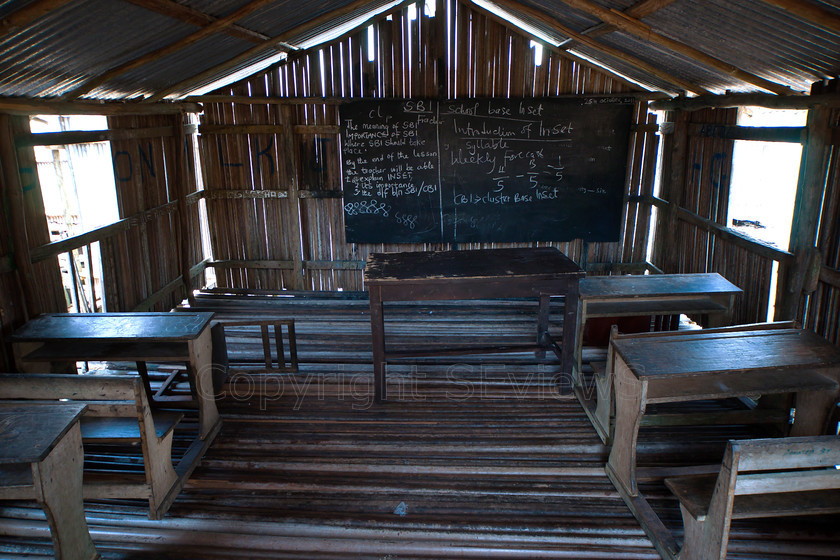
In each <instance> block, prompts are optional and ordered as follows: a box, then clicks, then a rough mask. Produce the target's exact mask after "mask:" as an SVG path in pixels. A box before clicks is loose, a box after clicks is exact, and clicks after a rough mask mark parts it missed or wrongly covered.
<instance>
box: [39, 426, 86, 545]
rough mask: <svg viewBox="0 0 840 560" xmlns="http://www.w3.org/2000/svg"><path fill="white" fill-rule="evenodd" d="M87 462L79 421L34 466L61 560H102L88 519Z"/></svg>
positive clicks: (41, 500)
mask: <svg viewBox="0 0 840 560" xmlns="http://www.w3.org/2000/svg"><path fill="white" fill-rule="evenodd" d="M83 462H84V455H83V452H82V434H81V430H80V429H79V423H78V422H76V423H75V424H73V426H72V427H71V428H70V430H69V431H68V432H67V434H66V435H65V436H64V437H63V438H62V439H61V440H60V441H59V442H58V443H57V444H56V446H55V447H54V448H53V450H52V451H51V452H50V454H49V455H47V457H46V458H45V459H44V460H43V461H41V463H39V464H34V465H33V466H32V479H33V481H34V483H35V493H36V499H37V501H38V503H39V504H40V505H41V508H43V510H44V513H46V515H47V521H48V522H49V524H50V533H51V534H52V540H53V546H54V547H55V551H54V552H55V557H56V558H57V559H59V560H89V559H92V558H99V553H97V551H96V547H94V545H93V541H92V540H91V538H90V532H89V531H88V526H87V521H86V520H85V510H84V504H83V502H82V467H83Z"/></svg>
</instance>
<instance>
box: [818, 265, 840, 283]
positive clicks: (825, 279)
mask: <svg viewBox="0 0 840 560" xmlns="http://www.w3.org/2000/svg"><path fill="white" fill-rule="evenodd" d="M820 282H822V283H824V284H828V285H829V286H832V287H834V288H840V270H837V269H836V268H831V267H830V266H825V265H823V266H822V268H820Z"/></svg>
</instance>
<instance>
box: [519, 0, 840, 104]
mask: <svg viewBox="0 0 840 560" xmlns="http://www.w3.org/2000/svg"><path fill="white" fill-rule="evenodd" d="M593 3H594V4H597V5H598V6H600V7H602V8H606V9H615V10H619V11H622V10H624V9H626V8H628V7H630V6H632V5H634V4H636V2H634V1H632V0H625V1H606V0H598V1H593ZM520 4H522V5H525V6H528V7H531V8H536V9H538V10H540V11H542V12H544V13H546V14H548V15H550V16H551V17H553V18H555V19H557V20H559V21H561V22H562V23H563V24H564V25H566V26H567V27H569V28H571V29H572V30H573V31H576V32H578V33H580V32H583V31H585V30H587V29H589V28H590V27H592V26H594V25H596V24H597V23H599V20H598V18H597V17H595V16H593V15H591V14H588V13H585V12H584V11H582V10H579V9H575V8H572V7H570V6H569V5H567V4H566V3H564V2H556V1H551V0H524V1H522V2H520ZM813 4H814V5H819V7H821V8H823V9H825V10H827V11H830V12H832V13H836V15H837V16H840V1H839V0H830V1H823V2H813ZM520 17H522V18H523V19H524V20H526V21H528V22H529V23H533V24H535V25H538V26H541V27H545V25H544V24H542V23H538V22H537V20H535V19H534V18H532V17H529V16H528V15H522V14H520ZM640 21H641V22H642V23H644V24H646V25H648V26H650V27H651V28H652V30H653V31H654V32H656V33H659V34H661V35H663V36H665V37H667V38H670V39H673V40H676V41H679V42H681V43H683V44H686V45H687V46H689V47H692V48H694V49H697V50H699V51H702V52H703V53H705V54H708V55H711V56H713V57H714V58H717V59H719V60H720V61H721V62H723V63H727V64H731V65H733V66H736V67H738V68H739V69H740V70H744V71H746V72H749V73H751V74H754V75H756V76H759V77H761V78H765V79H768V80H770V81H773V82H776V83H778V84H782V85H784V86H788V87H790V88H792V89H794V90H797V91H803V92H807V91H808V90H809V88H810V84H811V83H812V82H814V81H817V80H821V79H823V78H828V77H834V76H837V75H839V74H840V35H838V33H836V32H832V31H829V30H827V29H824V28H821V27H819V26H817V25H815V24H814V23H811V22H807V21H803V20H802V19H800V18H798V17H796V16H794V15H793V14H791V13H790V12H786V11H784V10H781V9H779V8H776V7H773V6H772V5H770V3H767V2H763V1H761V0H706V1H696V0H676V1H675V2H672V3H670V4H668V5H666V6H665V7H663V8H661V9H659V10H657V11H655V12H653V13H652V14H650V15H648V16H645V17H644V18H642V19H641V20H640ZM597 40H598V41H599V42H601V43H603V44H605V45H607V46H610V47H613V48H617V49H619V50H621V51H623V52H625V53H628V54H631V55H632V56H634V57H636V58H637V59H639V60H641V61H643V62H645V63H648V64H651V65H653V66H655V67H657V68H660V69H662V70H664V71H666V72H668V73H669V74H671V75H672V76H675V77H677V78H679V79H681V80H685V81H687V82H689V83H692V84H696V85H697V86H700V87H702V88H704V89H706V90H709V91H712V92H713V93H724V92H725V91H726V90H731V91H737V92H750V91H762V89H761V88H760V87H757V86H755V85H753V84H749V83H746V82H744V81H742V80H739V79H737V78H735V77H733V76H732V75H731V74H729V73H726V72H723V71H721V70H717V69H714V68H711V67H709V66H707V65H705V64H703V63H700V62H697V61H695V60H692V59H691V58H689V57H688V56H684V55H680V54H678V53H675V52H674V51H672V50H670V49H667V48H664V47H661V46H658V45H656V44H655V43H652V42H650V41H647V40H642V39H639V38H637V37H634V36H633V35H631V34H630V33H628V32H625V31H620V30H614V31H612V32H611V33H608V34H606V35H603V36H601V37H598V39H597ZM573 48H574V49H577V50H581V51H584V52H587V53H588V54H589V55H590V56H591V57H592V58H595V59H596V60H603V61H604V62H607V61H609V60H610V59H611V57H609V56H606V55H603V54H599V53H598V51H596V50H595V49H592V48H589V47H581V46H579V45H575V46H573ZM608 65H610V66H611V67H612V68H614V69H615V70H617V71H619V72H620V73H622V74H624V75H627V76H628V77H630V78H632V79H635V80H638V81H640V82H643V83H644V82H657V81H658V80H656V79H653V80H652V79H651V77H650V75H649V74H647V73H646V72H644V71H640V70H639V69H637V68H634V67H633V66H632V65H630V64H628V63H625V62H616V61H615V59H612V61H611V62H610V63H609V64H608ZM660 83H661V81H660ZM663 89H664V91H669V90H671V91H673V86H670V88H668V87H666V88H663Z"/></svg>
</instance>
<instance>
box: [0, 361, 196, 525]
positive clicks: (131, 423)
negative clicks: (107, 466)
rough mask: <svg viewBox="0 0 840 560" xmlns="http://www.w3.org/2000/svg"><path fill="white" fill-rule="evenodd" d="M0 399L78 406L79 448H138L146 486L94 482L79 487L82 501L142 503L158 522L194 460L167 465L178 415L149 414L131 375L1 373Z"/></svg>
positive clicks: (140, 388) (145, 399) (138, 383)
mask: <svg viewBox="0 0 840 560" xmlns="http://www.w3.org/2000/svg"><path fill="white" fill-rule="evenodd" d="M0 395H2V398H3V400H18V401H23V400H25V401H57V400H59V399H61V400H69V401H82V402H85V403H87V405H88V408H87V412H86V413H85V415H84V416H83V417H82V420H81V433H82V441H83V444H85V445H87V444H116V443H119V444H130V445H136V444H138V443H139V444H140V448H141V450H142V453H143V467H144V471H145V482H144V483H136V482H130V481H126V482H122V481H117V482H99V483H98V482H95V481H92V480H88V481H86V482H85V484H84V486H83V493H84V497H85V498H86V499H113V498H141V499H147V500H148V501H149V518H151V519H160V518H162V517H163V516H164V515H165V514H166V512H167V510H168V509H169V507H170V506H171V505H172V502H173V501H174V500H175V498H176V497H177V495H178V493H179V492H180V491H181V488H182V487H183V485H184V482H185V481H186V479H187V478H188V477H189V475H190V474H191V473H192V470H193V469H194V468H195V465H196V464H197V461H193V460H192V458H188V457H185V459H184V460H182V462H181V463H179V465H178V466H177V467H175V466H173V464H172V438H173V435H174V430H175V426H177V425H178V423H179V422H180V421H181V418H182V417H183V414H181V413H173V412H162V411H158V410H155V411H154V412H153V411H152V409H151V407H150V406H149V400H148V396H147V394H146V390H145V389H144V387H143V383H142V381H141V379H140V378H139V377H138V376H136V375H126V376H114V375H62V374H0Z"/></svg>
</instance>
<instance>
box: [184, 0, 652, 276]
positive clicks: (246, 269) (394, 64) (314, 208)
mask: <svg viewBox="0 0 840 560" xmlns="http://www.w3.org/2000/svg"><path fill="white" fill-rule="evenodd" d="M438 5H439V7H438V10H437V13H436V16H435V18H429V17H417V18H416V19H413V20H412V19H410V18H409V11H408V9H407V8H403V9H401V10H399V11H397V12H395V13H393V14H392V15H391V18H390V19H382V20H380V21H379V22H378V23H376V24H375V25H374V30H375V34H376V35H375V36H376V37H377V42H376V43H375V44H376V45H377V47H376V48H377V52H376V53H375V57H374V60H373V61H370V60H369V56H368V55H369V53H368V48H369V47H368V37H367V30H364V31H362V32H359V33H355V34H352V35H350V36H348V37H344V38H342V39H340V40H338V41H336V42H335V43H333V44H331V45H329V46H326V47H324V48H323V49H322V50H316V51H313V52H309V53H306V54H303V55H300V56H298V57H293V58H292V59H290V60H289V61H287V62H285V63H283V64H281V65H279V66H278V67H276V68H273V69H271V70H269V71H267V72H266V73H265V74H263V75H261V76H256V77H252V78H250V79H248V80H246V81H243V82H240V83H238V84H236V85H234V86H231V87H228V88H225V90H224V91H221V92H216V94H215V95H219V94H224V95H229V96H231V99H230V101H218V98H217V97H215V95H214V97H213V99H212V102H205V113H204V115H203V117H202V118H203V120H202V126H201V137H200V138H201V150H202V158H203V173H204V180H205V183H206V189H207V205H208V213H209V222H210V229H211V239H212V243H213V258H214V260H215V267H216V272H217V282H218V284H219V286H220V287H229V288H250V289H273V290H276V289H284V288H286V289H307V290H336V289H344V290H359V289H362V277H361V270H360V268H361V263H363V262H364V260H365V258H366V257H367V255H368V253H370V252H375V251H396V250H430V249H447V248H450V246H449V245H446V244H443V245H441V244H414V245H405V244H399V245H398V244H347V243H345V242H344V220H343V206H342V199H341V174H340V166H339V141H338V126H337V125H338V104H337V102H329V101H326V102H318V103H311V102H308V101H311V100H312V98H327V99H339V98H359V97H366V98H375V97H383V98H407V97H415V98H419V97H438V96H443V97H447V98H452V97H488V96H499V97H531V96H555V95H568V94H579V95H584V94H614V93H626V92H629V91H633V89H634V88H633V87H632V86H630V85H628V84H626V83H625V82H623V81H621V80H619V79H617V78H612V77H610V76H608V75H606V74H604V73H602V72H599V71H598V70H596V69H594V68H591V67H588V66H586V65H584V64H581V63H580V62H579V61H577V60H574V59H572V58H569V57H568V56H567V55H565V54H564V53H558V52H550V51H549V50H547V49H546V50H545V51H544V54H543V59H542V64H541V65H540V66H535V65H534V64H533V59H534V49H533V48H531V47H530V45H529V43H530V40H529V39H528V38H526V37H524V36H522V35H521V34H520V33H517V32H515V31H513V30H511V29H510V28H509V27H506V26H505V25H503V24H502V23H501V22H499V21H497V20H496V19H495V17H494V16H492V15H489V14H486V13H483V12H481V11H480V10H478V9H476V8H475V7H471V6H467V5H464V4H460V3H452V6H453V7H454V9H453V10H452V12H451V13H447V12H446V10H445V8H444V7H443V3H442V2H439V3H438ZM417 11H418V14H422V13H423V4H422V3H421V4H419V5H418V8H417ZM446 18H450V20H451V22H452V26H451V28H452V29H453V33H454V36H452V37H446V25H445V20H446ZM447 41H449V43H450V48H447ZM511 61H516V63H514V64H512V63H511ZM259 98H268V99H264V100H260V99H259ZM300 98H308V99H307V102H303V101H300V100H299V99H300ZM296 99H298V100H297V101H296ZM636 122H637V123H641V124H643V125H644V124H647V123H648V115H647V111H646V109H645V108H644V107H643V104H640V105H639V107H638V110H637V114H636ZM263 124H268V125H270V128H265V127H263V126H259V125H263ZM650 124H651V125H655V121H654V120H652V121H650ZM231 127H233V128H231ZM656 149H657V138H656V135H655V126H653V127H650V128H645V129H643V130H641V131H639V132H638V133H636V134H635V135H634V138H633V140H632V153H631V155H630V165H631V168H632V173H631V174H630V175H631V177H630V181H629V184H630V187H629V192H628V194H634V195H635V194H645V193H646V194H650V193H651V192H652V188H653V176H654V168H655V162H656ZM642 206H644V207H642ZM648 213H649V206H648V205H646V204H645V205H640V204H638V203H636V202H634V203H632V211H631V210H629V209H628V212H627V215H628V224H629V225H628V226H627V227H626V228H625V235H624V238H623V240H622V241H620V242H617V243H599V244H591V245H590V246H588V247H584V244H583V243H582V242H580V241H576V242H571V243H558V244H556V246H557V247H558V248H559V249H560V250H561V251H563V252H565V253H566V254H567V255H569V256H570V257H571V258H573V259H575V260H577V261H578V262H589V263H592V262H609V263H620V262H631V261H635V262H639V261H644V260H645V255H646V244H647V242H648V239H647V227H646V226H643V225H642V224H644V223H645V221H646V220H647V215H648ZM502 245H505V244H473V243H471V244H461V245H459V248H464V249H473V248H483V247H491V246H502ZM584 251H586V254H584Z"/></svg>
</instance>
